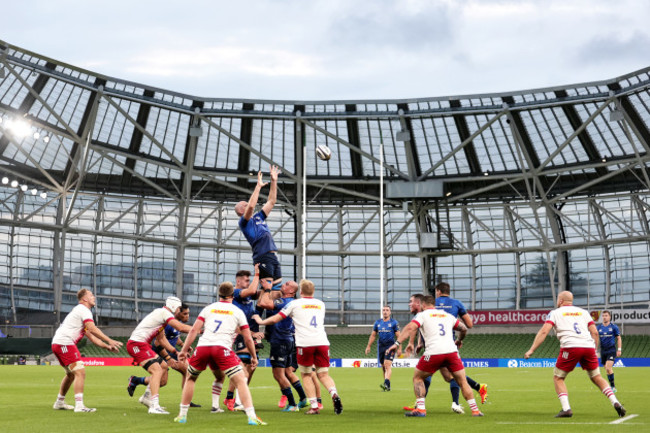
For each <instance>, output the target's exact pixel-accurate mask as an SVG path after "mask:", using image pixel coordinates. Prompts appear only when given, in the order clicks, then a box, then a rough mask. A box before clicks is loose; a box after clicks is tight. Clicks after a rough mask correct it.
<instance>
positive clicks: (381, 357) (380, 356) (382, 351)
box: [377, 346, 395, 367]
mask: <svg viewBox="0 0 650 433" xmlns="http://www.w3.org/2000/svg"><path fill="white" fill-rule="evenodd" d="M390 348H391V346H386V347H379V348H377V362H379V366H380V367H383V365H384V361H390V362H393V359H395V352H391V353H390V355H386V351H387V350H388V349H390Z"/></svg>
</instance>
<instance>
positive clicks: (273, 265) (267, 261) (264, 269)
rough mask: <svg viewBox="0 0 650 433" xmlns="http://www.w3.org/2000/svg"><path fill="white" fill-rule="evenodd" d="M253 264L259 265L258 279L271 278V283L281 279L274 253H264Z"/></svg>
mask: <svg viewBox="0 0 650 433" xmlns="http://www.w3.org/2000/svg"><path fill="white" fill-rule="evenodd" d="M255 262H256V263H259V264H260V278H272V279H273V281H275V280H277V279H279V278H282V268H281V267H280V261H279V260H278V255H277V254H276V253H273V252H271V251H269V252H268V253H264V254H263V255H262V256H261V257H259V258H258V259H257V260H256V261H255Z"/></svg>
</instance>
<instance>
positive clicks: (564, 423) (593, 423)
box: [496, 418, 645, 425]
mask: <svg viewBox="0 0 650 433" xmlns="http://www.w3.org/2000/svg"><path fill="white" fill-rule="evenodd" d="M622 419H625V418H621V419H619V420H617V421H619V422H620V421H621V420H622ZM614 422H616V421H614ZM496 424H506V425H609V424H612V423H611V422H610V423H607V422H570V421H567V422H562V421H557V422H534V421H531V422H515V421H500V422H497V423H496ZM625 425H645V423H642V422H629V423H626V424H625Z"/></svg>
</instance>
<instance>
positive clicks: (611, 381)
mask: <svg viewBox="0 0 650 433" xmlns="http://www.w3.org/2000/svg"><path fill="white" fill-rule="evenodd" d="M607 380H609V386H611V387H612V388H614V387H615V385H614V373H612V374H608V375H607Z"/></svg>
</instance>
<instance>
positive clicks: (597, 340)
mask: <svg viewBox="0 0 650 433" xmlns="http://www.w3.org/2000/svg"><path fill="white" fill-rule="evenodd" d="M588 329H589V333H590V334H591V338H592V339H593V340H594V342H595V343H596V349H598V343H600V336H599V335H598V328H596V325H594V324H593V323H592V324H591V325H589V328H588Z"/></svg>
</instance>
